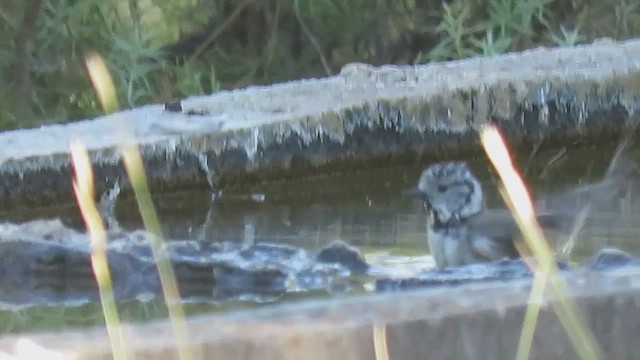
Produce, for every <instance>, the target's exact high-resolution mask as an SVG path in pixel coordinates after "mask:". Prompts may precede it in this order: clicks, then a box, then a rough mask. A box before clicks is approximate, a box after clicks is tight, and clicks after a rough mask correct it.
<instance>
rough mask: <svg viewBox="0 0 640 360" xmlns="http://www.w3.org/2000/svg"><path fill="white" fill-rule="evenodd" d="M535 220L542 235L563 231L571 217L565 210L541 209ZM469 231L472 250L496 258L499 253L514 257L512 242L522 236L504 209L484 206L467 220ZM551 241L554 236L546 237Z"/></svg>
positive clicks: (513, 243) (491, 258) (515, 254)
mask: <svg viewBox="0 0 640 360" xmlns="http://www.w3.org/2000/svg"><path fill="white" fill-rule="evenodd" d="M537 219H538V223H539V224H540V227H542V230H543V232H544V233H545V234H546V235H550V234H553V232H554V231H555V232H563V231H564V230H565V229H567V228H568V226H567V225H570V224H572V220H573V217H572V216H570V215H567V214H554V213H542V214H538V215H537ZM469 234H473V235H472V241H471V242H472V248H473V250H474V252H475V253H476V254H477V255H479V256H482V257H484V258H487V259H490V260H496V255H495V254H501V255H500V258H502V257H516V256H517V255H518V252H517V250H516V247H515V242H516V241H518V240H520V239H521V238H522V235H521V233H520V229H518V225H517V224H516V221H515V219H514V218H513V216H512V215H511V213H509V211H507V210H506V209H491V210H487V211H485V212H483V213H481V214H479V215H478V216H476V217H473V218H472V219H470V220H469ZM547 240H548V241H550V242H551V244H554V243H555V242H556V241H558V239H555V238H554V237H553V236H552V237H551V238H548V239H547Z"/></svg>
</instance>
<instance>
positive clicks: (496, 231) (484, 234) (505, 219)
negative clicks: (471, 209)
mask: <svg viewBox="0 0 640 360" xmlns="http://www.w3.org/2000/svg"><path fill="white" fill-rule="evenodd" d="M469 234H471V247H472V249H473V251H474V253H476V255H478V256H480V257H483V258H485V259H487V260H499V259H501V258H504V257H515V256H517V251H516V248H515V244H514V241H515V239H516V238H517V237H518V236H519V234H520V232H519V230H518V227H517V225H516V222H515V220H514V219H513V217H512V216H511V214H510V213H509V212H508V211H506V210H491V211H486V212H483V213H482V214H480V215H478V216H475V217H473V218H472V219H470V221H469Z"/></svg>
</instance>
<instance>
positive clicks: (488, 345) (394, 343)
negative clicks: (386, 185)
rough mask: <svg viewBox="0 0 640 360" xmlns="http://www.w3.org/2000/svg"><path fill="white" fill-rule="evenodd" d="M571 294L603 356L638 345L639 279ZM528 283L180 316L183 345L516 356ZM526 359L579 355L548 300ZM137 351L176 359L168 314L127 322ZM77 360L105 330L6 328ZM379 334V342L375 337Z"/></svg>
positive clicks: (623, 278)
mask: <svg viewBox="0 0 640 360" xmlns="http://www.w3.org/2000/svg"><path fill="white" fill-rule="evenodd" d="M567 283H568V289H569V296H570V298H571V299H573V300H574V301H575V302H576V303H577V304H578V307H579V309H580V310H581V312H582V314H583V315H584V318H585V320H586V323H587V324H588V326H589V327H590V329H591V330H592V331H593V334H594V336H595V339H596V341H597V342H598V346H599V347H600V349H601V350H602V352H603V355H604V357H603V358H605V359H631V358H634V356H635V355H637V354H638V353H639V352H640V342H638V341H637V339H636V337H637V330H638V324H640V311H638V304H639V303H640V284H639V283H638V282H637V281H634V280H633V277H630V276H628V274H622V275H616V274H611V273H609V274H596V273H577V274H573V275H571V276H568V277H567ZM529 290H530V282H529V281H520V282H516V283H503V284H500V283H484V284H475V285H471V286H465V287H459V288H447V289H432V290H421V291H414V292H402V293H390V294H377V295H371V296H366V297H353V298H343V299H334V300H330V301H326V300H324V301H323V300H321V301H313V302H304V303H299V304H286V305H280V306H276V307H271V308H264V309H261V310H249V311H241V312H238V313H235V314H233V313H232V314H227V315H201V316H197V317H193V318H191V319H189V320H188V328H189V331H190V334H191V335H190V339H191V342H192V343H191V344H192V345H194V346H196V349H197V351H198V353H199V355H200V356H198V357H197V358H206V359H237V358H242V359H292V360H293V359H296V360H297V359H367V360H368V359H374V358H376V357H375V355H374V351H375V350H374V349H375V347H374V341H375V340H374V339H375V338H376V337H375V336H376V335H377V336H379V339H386V348H387V350H388V352H389V358H391V359H422V358H427V357H428V358H429V359H469V358H474V359H496V360H498V359H514V358H515V354H516V351H517V344H518V339H519V336H520V331H521V328H522V324H523V319H524V314H525V311H526V308H527V304H528V300H529ZM541 304H542V308H541V313H540V318H539V320H538V323H537V330H536V332H535V337H534V339H533V348H532V353H531V356H530V357H529V358H530V359H578V357H577V355H576V353H575V351H574V349H573V347H572V345H571V342H570V341H569V340H568V337H567V336H566V334H565V332H564V329H563V327H562V325H561V324H560V322H559V320H558V318H557V316H556V315H555V313H554V311H553V307H552V306H551V305H550V302H549V298H545V299H544V300H543V301H542V303H541ZM125 332H126V334H127V336H126V339H128V340H127V343H128V345H129V346H131V347H132V349H133V350H134V352H135V354H136V358H150V359H151V358H152V359H175V358H177V350H176V347H175V342H174V340H173V339H174V338H173V333H172V329H171V327H170V323H169V322H168V321H158V322H155V323H152V324H148V325H127V326H125ZM20 339H23V340H24V339H28V340H31V341H33V342H35V343H36V344H38V345H39V346H42V347H44V348H46V349H48V350H51V351H56V352H60V353H64V354H67V355H69V356H73V358H76V359H111V358H112V355H111V348H110V345H109V340H108V336H107V333H106V330H105V329H102V328H92V329H88V330H87V329H84V330H70V331H63V332H59V333H47V334H27V335H24V336H23V337H21V336H16V335H12V336H6V337H4V338H2V339H0V348H1V349H4V351H11V352H15V351H16V346H17V344H18V341H19V340H20ZM383 341H384V340H383Z"/></svg>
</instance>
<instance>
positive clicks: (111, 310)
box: [71, 141, 131, 359]
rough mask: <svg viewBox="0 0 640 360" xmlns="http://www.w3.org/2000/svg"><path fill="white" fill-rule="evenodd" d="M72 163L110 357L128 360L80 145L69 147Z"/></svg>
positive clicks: (102, 233) (86, 158)
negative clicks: (108, 342) (111, 353)
mask: <svg viewBox="0 0 640 360" xmlns="http://www.w3.org/2000/svg"><path fill="white" fill-rule="evenodd" d="M71 162H72V164H73V167H74V169H75V175H76V176H75V180H74V181H73V191H74V193H75V195H76V200H77V201H78V206H79V207H80V212H81V213H82V217H83V218H84V222H85V225H86V226H87V231H88V233H89V238H90V239H91V266H92V268H93V272H94V274H95V277H96V281H97V282H98V289H99V292H100V301H101V304H102V310H103V313H104V318H105V323H106V326H107V332H108V334H109V340H110V343H111V349H112V351H113V356H114V358H116V359H129V358H131V356H130V355H131V352H130V349H128V348H127V346H126V342H125V340H124V339H125V338H124V335H123V333H122V327H121V326H120V318H119V316H118V309H117V307H116V302H115V298H114V295H113V286H112V282H111V273H110V272H109V265H108V262H107V235H106V231H105V228H104V223H103V222H102V218H101V216H100V213H99V212H98V208H97V207H96V203H95V201H94V193H93V172H92V171H91V162H90V161H89V155H88V154H87V150H86V148H85V147H84V146H83V145H82V143H81V142H80V141H74V142H72V143H71Z"/></svg>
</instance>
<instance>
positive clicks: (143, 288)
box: [0, 221, 364, 305]
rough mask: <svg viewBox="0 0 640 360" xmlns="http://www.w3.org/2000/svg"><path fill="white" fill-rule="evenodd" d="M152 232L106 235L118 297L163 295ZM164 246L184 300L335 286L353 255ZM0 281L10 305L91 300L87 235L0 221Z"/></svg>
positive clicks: (268, 247) (273, 247)
mask: <svg viewBox="0 0 640 360" xmlns="http://www.w3.org/2000/svg"><path fill="white" fill-rule="evenodd" d="M150 236H151V235H149V234H147V233H145V232H140V231H139V232H133V233H130V234H126V235H124V236H121V237H117V238H113V239H110V240H109V244H108V248H107V257H108V260H109V268H110V270H111V277H112V281H113V287H114V294H115V296H116V298H117V299H119V300H124V299H131V298H141V297H148V296H157V295H160V294H161V290H162V289H161V284H160V280H159V277H158V274H157V269H156V263H155V261H154V257H153V253H152V250H151V247H150V246H149V243H150V242H149V239H150V238H149V237H150ZM164 248H165V250H166V254H167V256H168V259H169V261H170V262H171V264H172V266H173V269H174V272H175V275H176V280H177V282H178V284H179V287H180V290H181V294H182V296H183V298H185V299H196V300H229V299H232V298H242V299H249V300H258V301H262V300H265V299H273V298H277V297H279V296H281V295H283V294H285V293H287V292H292V291H308V290H314V289H326V290H327V291H335V289H336V288H338V287H336V286H333V284H334V282H335V281H334V280H335V279H337V278H339V277H345V276H348V275H349V274H350V273H351V269H355V268H356V267H354V264H357V263H355V262H354V260H356V259H358V257H357V256H356V255H354V254H357V255H359V253H357V251H356V250H355V249H352V248H350V247H348V246H346V245H345V246H344V247H337V246H335V245H331V246H330V249H331V250H329V251H330V252H331V253H332V254H333V256H334V258H333V260H332V264H331V266H327V264H326V261H324V262H323V261H318V260H317V259H316V257H317V256H316V255H314V254H311V253H309V252H307V251H305V250H302V249H298V248H295V247H292V246H287V245H280V244H268V243H259V242H258V243H256V244H253V245H251V246H245V245H242V244H240V243H234V242H225V243H206V242H201V241H192V240H172V241H167V242H166V243H165V245H164ZM322 252H323V250H321V251H320V253H322ZM343 253H344V254H343ZM321 258H322V256H321ZM360 260H361V261H362V262H363V260H362V259H361V258H360ZM363 263H364V262H363ZM358 266H360V267H359V268H358V269H361V268H362V264H359V265H358ZM0 286H1V288H2V289H5V290H6V291H3V292H0V302H4V303H9V304H22V305H25V304H34V303H51V302H74V301H97V300H98V299H99V296H98V295H99V294H98V291H97V286H96V282H95V278H94V274H93V269H92V267H91V250H90V247H89V239H88V237H86V235H84V234H81V233H78V232H76V231H74V230H71V229H68V228H66V227H64V226H63V225H62V224H61V223H60V222H59V221H44V222H43V221H36V222H32V223H25V224H22V225H14V224H4V225H1V226H0ZM9 289H11V290H10V291H9Z"/></svg>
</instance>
